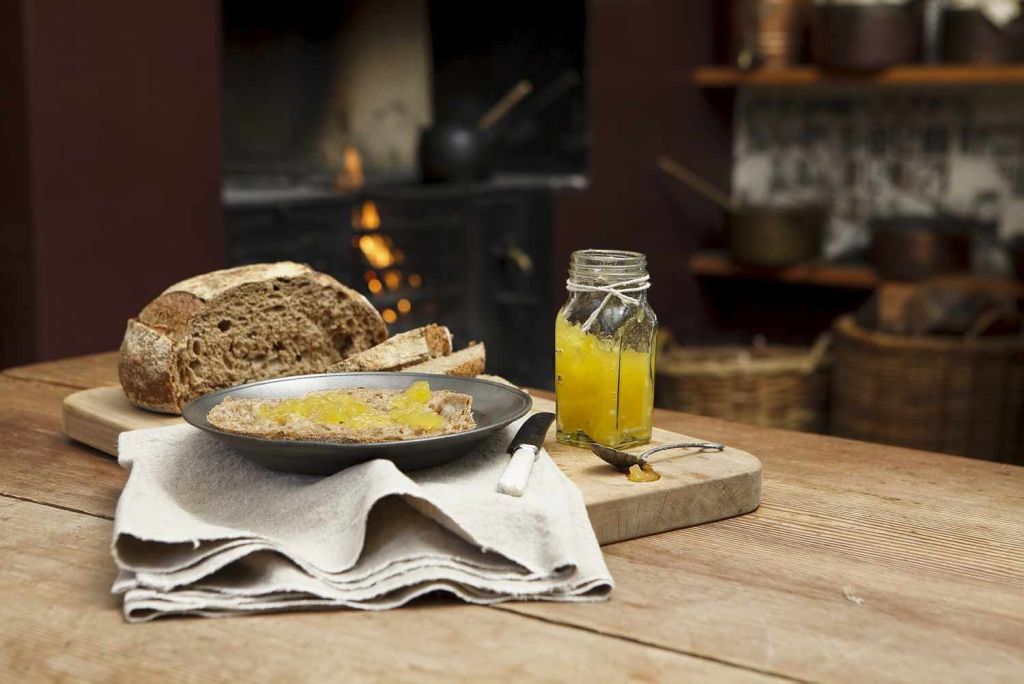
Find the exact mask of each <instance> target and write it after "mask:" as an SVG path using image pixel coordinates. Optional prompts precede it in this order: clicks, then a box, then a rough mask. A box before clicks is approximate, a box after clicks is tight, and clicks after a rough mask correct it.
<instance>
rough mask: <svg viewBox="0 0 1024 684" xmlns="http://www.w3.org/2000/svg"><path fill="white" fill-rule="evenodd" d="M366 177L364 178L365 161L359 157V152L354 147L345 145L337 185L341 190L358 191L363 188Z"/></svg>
mask: <svg viewBox="0 0 1024 684" xmlns="http://www.w3.org/2000/svg"><path fill="white" fill-rule="evenodd" d="M364 182H365V177H364V176H363V160H362V158H361V157H360V156H359V150H357V149H356V148H355V147H353V146H352V145H345V149H344V151H343V152H342V153H341V169H340V170H339V171H338V177H337V178H335V185H337V186H338V189H339V190H357V189H359V188H361V187H363V183H364Z"/></svg>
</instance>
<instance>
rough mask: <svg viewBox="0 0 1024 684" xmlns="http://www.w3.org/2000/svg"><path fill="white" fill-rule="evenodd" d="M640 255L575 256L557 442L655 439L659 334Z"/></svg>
mask: <svg viewBox="0 0 1024 684" xmlns="http://www.w3.org/2000/svg"><path fill="white" fill-rule="evenodd" d="M649 287H650V280H649V277H648V274H647V258H646V257H645V256H644V255H643V254H640V253H639V252H621V251H615V250H604V249H586V250H581V251H578V252H573V254H572V260H571V261H570V262H569V279H568V280H567V281H566V290H568V292H569V299H568V301H566V303H565V305H564V306H563V307H562V309H561V311H559V312H558V316H557V318H555V398H556V402H557V409H556V413H557V416H558V418H557V429H558V441H559V442H562V443H564V444H574V445H577V446H585V445H586V444H588V443H589V442H591V441H593V442H597V443H599V444H604V445H607V446H611V447H616V448H623V447H630V446H636V445H639V444H646V443H647V442H649V441H650V439H651V417H652V412H653V407H654V359H655V335H656V333H657V330H658V319H657V317H656V316H655V315H654V311H653V310H652V309H651V307H650V305H649V304H648V303H647V289H648V288H649Z"/></svg>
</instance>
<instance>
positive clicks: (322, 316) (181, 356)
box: [118, 261, 387, 413]
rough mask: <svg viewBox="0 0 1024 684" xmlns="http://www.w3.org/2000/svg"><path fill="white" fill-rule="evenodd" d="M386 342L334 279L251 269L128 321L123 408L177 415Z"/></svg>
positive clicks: (176, 295)
mask: <svg viewBox="0 0 1024 684" xmlns="http://www.w3.org/2000/svg"><path fill="white" fill-rule="evenodd" d="M386 337H387V327H386V326H385V325H384V321H383V319H381V317H380V314H378V313H377V310H376V309H374V308H373V305H371V304H370V303H369V302H368V301H367V300H366V298H365V297H363V296H362V295H361V294H359V293H358V292H356V291H355V290H352V289H349V288H347V287H345V286H344V285H342V284H341V283H339V282H338V281H336V280H335V279H334V278H332V277H330V276H328V275H326V274H323V273H318V272H317V271H314V270H313V269H311V268H310V267H308V266H306V265H304V264H297V263H294V262H290V261H282V262H278V263H272V264H254V265H251V266H239V267H237V268H229V269H226V270H223V271H215V272H213V273H207V274H205V275H200V276H196V277H194V278H190V279H188V280H184V281H182V282H180V283H177V284H175V285H172V286H171V287H169V288H167V289H166V290H165V291H164V292H163V294H161V295H160V296H159V297H157V298H156V299H154V300H153V301H152V302H150V303H149V304H148V305H147V306H146V307H145V308H144V309H143V310H142V312H141V313H140V314H139V316H138V318H133V319H131V320H129V321H128V328H127V330H126V331H125V335H124V341H123V342H122V343H121V358H120V364H119V367H118V371H119V374H120V378H121V387H122V388H123V389H124V393H125V395H126V396H127V397H128V399H130V400H131V401H132V402H134V403H135V404H137V405H138V406H142V407H144V408H147V409H151V410H154V411H162V412H165V413H180V412H181V409H182V407H183V406H184V405H185V404H186V403H188V402H189V401H191V400H192V399H195V398H197V397H199V396H202V395H203V394H206V393H207V392H211V391H213V390H217V389H221V388H224V387H231V386H233V385H239V384H242V383H245V382H250V381H252V380H262V379H266V378H275V377H281V376H285V375H299V374H303V373H318V372H320V371H323V370H324V369H326V368H327V367H328V366H331V365H332V364H335V363H337V362H338V361H341V360H342V359H344V358H345V357H347V356H350V355H352V354H355V353H357V352H360V351H363V350H364V349H368V348H370V347H373V346H374V345H377V344H379V343H381V342H383V341H384V339H385V338H386Z"/></svg>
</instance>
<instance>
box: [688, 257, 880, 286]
mask: <svg viewBox="0 0 1024 684" xmlns="http://www.w3.org/2000/svg"><path fill="white" fill-rule="evenodd" d="M690 268H691V269H692V270H693V272H694V273H695V274H697V275H699V276H706V277H713V278H744V279H749V280H769V281H774V282H780V283H793V284H800V285H814V286H820V287H841V288H846V289H854V290H871V289H874V288H875V287H877V286H878V284H879V283H880V282H881V279H880V278H879V277H878V274H877V273H875V271H874V270H873V269H872V268H871V267H870V266H866V265H858V264H828V263H824V262H818V263H810V264H800V265H799V266H788V267H786V268H778V269H775V268H755V267H752V266H743V265H741V264H737V263H736V262H734V261H733V260H732V259H730V258H729V256H728V255H726V254H723V253H721V252H700V253H698V254H695V255H694V256H693V257H692V258H691V259H690Z"/></svg>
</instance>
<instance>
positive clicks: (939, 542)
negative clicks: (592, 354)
mask: <svg viewBox="0 0 1024 684" xmlns="http://www.w3.org/2000/svg"><path fill="white" fill-rule="evenodd" d="M115 359H116V357H115V355H114V354H98V355H94V356H88V357H81V358H76V359H67V360H62V361H57V362H53V363H43V364H36V365H32V366H23V367H20V368H12V369H8V370H6V371H4V372H3V373H2V374H0V434H2V435H3V449H2V450H0V464H2V465H0V545H2V547H3V556H2V560H0V679H4V680H8V681H13V677H12V675H14V676H19V677H20V678H24V677H26V676H28V677H33V678H47V679H56V678H62V677H64V678H71V677H73V678H75V679H79V678H81V679H87V680H111V679H117V680H122V679H131V680H146V679H148V678H151V677H153V676H157V677H161V678H169V679H189V680H195V679H228V678H241V677H244V678H249V679H251V678H255V679H261V680H271V679H272V680H284V679H289V680H292V679H294V680H300V681H301V680H310V679H324V678H328V679H333V678H338V677H339V676H347V677H355V678H361V679H374V680H388V681H394V680H402V679H406V680H416V681H423V680H452V679H471V678H472V679H480V678H483V677H498V678H501V679H511V678H515V679H517V680H518V679H574V680H583V679H586V678H591V679H596V681H606V680H609V679H614V680H622V679H638V680H645V681H683V680H687V679H690V680H693V679H697V680H714V681H758V680H773V679H798V680H846V681H979V682H996V681H1006V682H1009V681H1018V682H1019V681H1022V680H1024V468H1020V467H1016V466H1010V465H1003V464H995V463H987V462H982V461H974V460H969V459H964V458H958V457H953V456H945V455H939V454H933V453H926V452H920V451H912V450H908V449H899V448H894V447H887V446H879V445H874V444H865V443H861V442H853V441H848V440H841V439H836V438H831V437H822V436H817V435H808V434H800V433H793V432H783V431H779V430H770V429H765V428H757V427H752V426H747V425H740V424H736V423H729V422H725V421H721V420H716V419H712V418H703V417H697V416H691V415H685V414H680V413H674V412H668V411H658V412H657V413H656V418H655V422H656V424H657V425H659V426H661V427H665V428H668V429H671V430H676V431H681V432H685V433H687V434H691V435H697V436H700V437H703V438H707V439H711V440H716V441H722V442H727V443H729V444H732V445H734V446H737V447H739V448H741V449H745V450H747V451H750V452H752V453H754V454H757V455H758V456H760V458H761V460H762V461H763V463H764V500H763V504H762V506H761V508H760V509H759V510H757V511H756V512H754V513H752V514H750V515H747V516H744V517H741V518H735V519H732V520H725V521H722V522H718V523H711V524H708V525H703V526H700V527H696V528H690V529H686V530H679V531H676V532H670V533H666V534H659V535H655V536H652V537H647V538H644V539H637V540H633V541H628V542H622V543H619V544H613V545H611V546H607V547H605V548H604V552H605V557H606V559H607V561H608V566H609V568H610V569H611V572H612V574H613V575H614V577H615V579H616V582H617V588H616V590H615V592H614V594H613V598H612V600H611V601H609V602H607V603H602V604H589V605H587V604H582V605H567V604H541V603H520V604H504V605H501V606H496V607H477V606H467V605H462V604H459V603H457V602H455V601H449V600H441V599H438V600H427V601H424V602H420V603H417V604H416V605H414V606H412V607H407V608H403V609H400V610H394V611H389V612H383V613H369V612H327V613H301V614H285V615H273V616H261V617H250V618H241V619H230V620H199V619H178V620H165V621H157V622H155V623H152V624H147V625H128V624H126V623H125V622H124V621H123V619H122V617H121V613H120V608H119V602H118V600H117V599H115V598H114V597H112V596H111V595H110V593H109V588H110V584H111V581H112V580H113V578H114V566H113V562H112V561H111V559H110V553H109V545H110V538H111V526H112V524H111V519H112V517H113V515H114V507H115V504H116V502H117V496H118V494H119V492H120V490H121V487H122V485H123V483H124V480H125V473H124V472H122V471H121V469H120V468H118V466H117V464H116V463H115V462H114V460H113V459H111V458H110V457H108V456H106V455H104V454H101V453H99V452H97V451H94V450H92V449H89V448H87V447H83V446H80V445H77V444H73V443H70V442H68V441H67V440H66V439H65V438H64V437H63V436H62V435H61V430H60V401H61V399H62V398H63V397H64V396H65V395H67V394H68V393H70V392H73V391H75V390H76V389H80V388H88V387H96V386H100V385H109V384H116V382H117V377H116V371H115V363H116V361H115ZM5 675H6V676H5Z"/></svg>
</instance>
